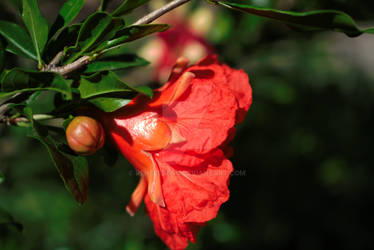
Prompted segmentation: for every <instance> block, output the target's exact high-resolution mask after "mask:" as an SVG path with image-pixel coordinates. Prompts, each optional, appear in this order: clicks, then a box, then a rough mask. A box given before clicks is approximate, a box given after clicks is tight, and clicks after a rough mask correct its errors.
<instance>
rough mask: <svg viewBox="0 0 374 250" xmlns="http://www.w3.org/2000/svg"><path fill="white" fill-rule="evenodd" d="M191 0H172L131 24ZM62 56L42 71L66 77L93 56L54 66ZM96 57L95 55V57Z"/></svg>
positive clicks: (148, 18)
mask: <svg viewBox="0 0 374 250" xmlns="http://www.w3.org/2000/svg"><path fill="white" fill-rule="evenodd" d="M189 1H191V0H174V1H172V2H170V3H168V4H166V5H164V6H163V7H161V8H160V9H157V10H155V11H153V12H151V13H149V14H148V15H146V16H144V17H142V18H140V19H139V20H138V21H136V22H135V23H134V24H133V25H142V24H147V23H151V22H153V21H154V20H156V19H157V18H159V17H160V16H162V15H164V14H166V13H167V12H169V11H171V10H173V9H175V8H177V7H179V6H181V5H183V4H185V3H187V2H189ZM62 57H63V52H62V51H61V52H59V53H58V54H57V55H56V56H55V58H53V59H52V61H51V62H50V63H49V64H48V65H46V66H45V67H44V68H43V69H42V71H50V72H56V73H58V74H60V75H62V76H64V77H66V76H67V75H69V74H70V73H72V72H73V71H75V70H78V69H80V68H82V67H84V66H86V65H87V64H89V63H90V62H91V61H92V60H93V58H91V57H89V56H83V57H80V58H78V59H77V60H75V61H74V62H72V63H69V64H67V65H64V66H60V67H56V65H57V64H58V63H59V61H60V60H61V59H62ZM95 58H96V57H95Z"/></svg>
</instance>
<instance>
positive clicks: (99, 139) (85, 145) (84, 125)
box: [66, 116, 105, 155]
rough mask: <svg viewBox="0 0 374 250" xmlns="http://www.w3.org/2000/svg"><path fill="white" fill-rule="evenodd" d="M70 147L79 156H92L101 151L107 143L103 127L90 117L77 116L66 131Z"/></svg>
mask: <svg viewBox="0 0 374 250" xmlns="http://www.w3.org/2000/svg"><path fill="white" fill-rule="evenodd" d="M66 139H67V141H68V144H69V147H70V148H71V149H72V150H73V151H74V152H75V153H77V154H79V155H91V154H94V153H96V151H98V150H99V149H101V148H102V147H103V145H104V142H105V133H104V129H103V126H102V125H101V123H100V122H98V121H97V120H95V119H93V118H91V117H88V116H77V117H75V118H74V119H73V120H72V121H71V122H70V124H69V126H68V127H67V129H66Z"/></svg>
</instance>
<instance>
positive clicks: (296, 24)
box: [209, 0, 374, 37]
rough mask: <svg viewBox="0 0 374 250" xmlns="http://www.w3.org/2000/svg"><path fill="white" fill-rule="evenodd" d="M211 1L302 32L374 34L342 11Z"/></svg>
mask: <svg viewBox="0 0 374 250" xmlns="http://www.w3.org/2000/svg"><path fill="white" fill-rule="evenodd" d="M209 1H210V2H213V3H216V4H219V5H222V6H224V7H227V8H230V9H234V10H238V11H242V12H245V13H249V14H253V15H257V16H261V17H267V18H270V19H273V20H276V21H280V22H283V23H285V24H287V25H289V26H291V27H292V28H295V29H298V30H302V31H317V30H333V31H338V32H342V33H345V34H346V35H347V36H350V37H355V36H359V35H361V34H363V33H371V34H374V27H373V28H369V29H364V30H363V29H360V28H359V27H357V25H356V23H355V21H354V20H353V19H352V17H350V16H349V15H348V14H346V13H344V12H341V11H336V10H316V11H309V12H293V11H282V10H276V9H269V8H262V7H256V6H252V5H248V4H238V3H232V2H229V1H216V0H209Z"/></svg>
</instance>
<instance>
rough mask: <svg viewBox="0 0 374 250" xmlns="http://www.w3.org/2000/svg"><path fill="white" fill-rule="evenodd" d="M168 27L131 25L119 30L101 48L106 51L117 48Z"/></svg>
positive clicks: (160, 25) (164, 25) (161, 25)
mask: <svg viewBox="0 0 374 250" xmlns="http://www.w3.org/2000/svg"><path fill="white" fill-rule="evenodd" d="M169 27H170V26H169V25H167V24H145V25H133V26H129V27H126V28H123V29H121V30H119V31H118V32H117V33H116V35H115V37H114V38H113V39H112V40H110V41H107V42H105V43H104V44H103V45H102V46H101V47H102V48H106V51H108V50H110V49H114V48H117V47H118V46H120V45H122V44H124V43H127V42H131V41H134V40H137V39H140V38H143V37H145V36H148V35H150V34H153V33H155V32H163V31H165V30H167V29H168V28H169Z"/></svg>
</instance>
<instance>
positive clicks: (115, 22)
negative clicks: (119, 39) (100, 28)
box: [95, 17, 125, 52]
mask: <svg viewBox="0 0 374 250" xmlns="http://www.w3.org/2000/svg"><path fill="white" fill-rule="evenodd" d="M123 27H125V21H124V20H123V19H122V18H117V17H114V18H113V19H112V22H111V23H110V25H109V26H108V27H107V28H106V30H105V31H104V32H103V34H102V35H101V37H100V38H99V39H97V41H96V45H95V47H96V46H97V48H96V49H95V52H96V51H101V50H102V49H103V48H105V44H106V43H105V42H106V41H108V40H110V39H112V38H113V37H114V36H115V35H116V33H117V32H118V31H119V30H121V29H122V28H123Z"/></svg>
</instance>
